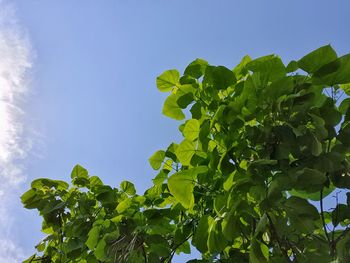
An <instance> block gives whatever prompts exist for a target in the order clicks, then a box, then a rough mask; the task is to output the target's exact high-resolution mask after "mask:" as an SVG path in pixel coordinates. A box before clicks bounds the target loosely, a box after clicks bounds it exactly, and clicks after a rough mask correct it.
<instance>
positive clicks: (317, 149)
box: [310, 135, 322, 156]
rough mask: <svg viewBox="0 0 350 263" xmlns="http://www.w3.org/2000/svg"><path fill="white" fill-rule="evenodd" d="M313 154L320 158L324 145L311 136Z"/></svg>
mask: <svg viewBox="0 0 350 263" xmlns="http://www.w3.org/2000/svg"><path fill="white" fill-rule="evenodd" d="M310 143H311V153H312V155H314V156H319V155H320V154H321V153H322V143H321V142H320V141H319V140H318V139H317V138H316V136H315V135H312V136H311V142H310Z"/></svg>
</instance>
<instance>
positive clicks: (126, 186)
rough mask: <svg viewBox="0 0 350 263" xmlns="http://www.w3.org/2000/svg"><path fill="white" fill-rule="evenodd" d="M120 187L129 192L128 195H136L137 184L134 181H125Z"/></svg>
mask: <svg viewBox="0 0 350 263" xmlns="http://www.w3.org/2000/svg"><path fill="white" fill-rule="evenodd" d="M120 189H122V191H123V192H125V193H127V194H128V195H134V194H136V190H135V186H134V184H133V183H131V182H128V181H123V182H122V183H121V184H120Z"/></svg>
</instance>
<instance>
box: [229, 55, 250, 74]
mask: <svg viewBox="0 0 350 263" xmlns="http://www.w3.org/2000/svg"><path fill="white" fill-rule="evenodd" d="M250 61H252V59H251V57H250V56H248V55H246V56H244V57H243V58H242V60H241V62H239V64H238V65H237V66H236V67H235V68H234V69H233V73H234V74H235V75H236V78H237V79H240V78H241V77H242V76H244V75H246V74H247V73H248V71H247V70H246V69H245V66H246V65H247V64H248V63H249V62H250Z"/></svg>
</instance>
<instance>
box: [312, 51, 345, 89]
mask: <svg viewBox="0 0 350 263" xmlns="http://www.w3.org/2000/svg"><path fill="white" fill-rule="evenodd" d="M349 72H350V54H347V55H345V56H342V57H340V58H338V59H336V60H335V61H333V62H331V63H329V64H327V65H325V66H323V67H322V68H320V69H319V70H318V71H317V72H315V73H314V76H313V78H312V82H313V83H314V84H316V85H328V86H333V85H336V84H347V83H350V74H349Z"/></svg>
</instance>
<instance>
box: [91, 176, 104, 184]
mask: <svg viewBox="0 0 350 263" xmlns="http://www.w3.org/2000/svg"><path fill="white" fill-rule="evenodd" d="M101 185H103V183H102V181H101V179H100V178H99V177H98V176H95V175H94V176H91V177H90V187H95V186H101Z"/></svg>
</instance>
